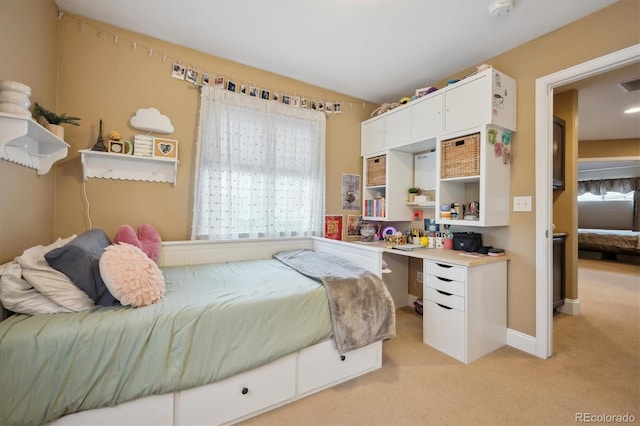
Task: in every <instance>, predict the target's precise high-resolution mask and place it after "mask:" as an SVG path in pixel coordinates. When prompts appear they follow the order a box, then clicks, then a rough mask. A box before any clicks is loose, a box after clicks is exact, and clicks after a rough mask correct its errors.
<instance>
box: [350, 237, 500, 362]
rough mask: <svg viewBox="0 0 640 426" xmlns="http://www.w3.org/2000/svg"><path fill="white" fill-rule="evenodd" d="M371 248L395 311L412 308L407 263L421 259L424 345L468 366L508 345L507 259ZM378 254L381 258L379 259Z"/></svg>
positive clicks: (378, 245)
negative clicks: (384, 270) (382, 266)
mask: <svg viewBox="0 0 640 426" xmlns="http://www.w3.org/2000/svg"><path fill="white" fill-rule="evenodd" d="M354 244H361V245H364V246H367V247H368V248H369V250H371V251H372V252H373V254H372V255H377V256H379V261H380V264H381V263H382V259H384V261H385V262H386V263H387V265H388V269H389V273H385V274H382V270H381V271H380V272H381V274H380V275H381V276H382V279H383V281H384V283H385V285H386V286H387V288H388V289H389V293H391V296H392V297H393V300H394V302H395V304H396V307H402V306H407V305H411V304H412V303H413V300H410V296H409V291H408V290H409V272H408V259H409V258H419V259H422V262H423V268H422V277H423V279H422V289H423V304H424V309H423V312H424V314H423V341H424V343H426V344H428V345H429V346H432V347H434V348H436V349H438V350H440V351H442V352H444V353H446V354H447V355H450V356H452V357H453V358H455V359H457V360H459V361H462V362H464V363H469V362H471V361H473V360H475V359H477V358H480V357H481V356H483V355H485V354H487V353H489V352H492V351H493V350H495V349H497V348H499V347H501V346H504V345H505V344H506V340H507V261H508V260H509V256H508V255H504V256H489V255H483V254H470V253H465V252H463V251H457V250H448V249H439V248H423V249H414V250H399V249H394V248H390V247H389V246H387V244H385V243H384V242H372V243H365V242H354ZM376 253H377V254H376Z"/></svg>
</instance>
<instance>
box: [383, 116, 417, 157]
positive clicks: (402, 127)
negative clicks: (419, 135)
mask: <svg viewBox="0 0 640 426" xmlns="http://www.w3.org/2000/svg"><path fill="white" fill-rule="evenodd" d="M410 140H411V108H408V107H405V108H402V109H400V110H398V111H392V112H390V113H388V114H387V115H386V116H385V145H386V147H387V148H389V149H391V148H396V147H399V146H402V145H406V144H407V143H409V141H410Z"/></svg>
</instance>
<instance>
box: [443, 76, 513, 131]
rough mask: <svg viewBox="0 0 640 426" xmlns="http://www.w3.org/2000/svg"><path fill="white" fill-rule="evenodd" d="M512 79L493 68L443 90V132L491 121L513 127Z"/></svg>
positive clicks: (500, 125)
mask: <svg viewBox="0 0 640 426" xmlns="http://www.w3.org/2000/svg"><path fill="white" fill-rule="evenodd" d="M516 91H517V90H516V82H515V80H514V79H512V78H511V77H509V76H507V75H505V74H503V73H501V72H500V71H497V70H495V69H493V68H491V69H488V70H486V71H483V72H481V73H478V74H477V75H475V76H472V77H468V78H466V79H464V80H462V81H459V82H458V83H455V84H453V85H451V86H450V87H448V89H447V90H446V91H445V131H447V132H455V131H458V130H463V129H468V128H470V127H476V126H482V125H487V124H492V125H495V126H499V127H501V128H504V129H508V130H511V131H515V130H516Z"/></svg>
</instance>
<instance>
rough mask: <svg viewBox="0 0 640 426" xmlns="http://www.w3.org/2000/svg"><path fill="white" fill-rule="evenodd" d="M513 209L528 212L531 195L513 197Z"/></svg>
mask: <svg viewBox="0 0 640 426" xmlns="http://www.w3.org/2000/svg"><path fill="white" fill-rule="evenodd" d="M513 211H514V212H530V211H531V197H530V196H528V197H513Z"/></svg>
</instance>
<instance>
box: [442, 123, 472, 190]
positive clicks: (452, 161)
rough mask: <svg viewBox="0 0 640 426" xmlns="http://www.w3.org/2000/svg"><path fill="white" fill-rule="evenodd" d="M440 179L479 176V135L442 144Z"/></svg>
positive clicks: (462, 137) (449, 140)
mask: <svg viewBox="0 0 640 426" xmlns="http://www.w3.org/2000/svg"><path fill="white" fill-rule="evenodd" d="M440 170H441V172H440V178H441V179H448V178H456V177H464V176H477V175H479V174H480V133H474V134H471V135H466V136H461V137H459V138H455V139H448V140H446V141H443V142H442V165H441V168H440Z"/></svg>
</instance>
